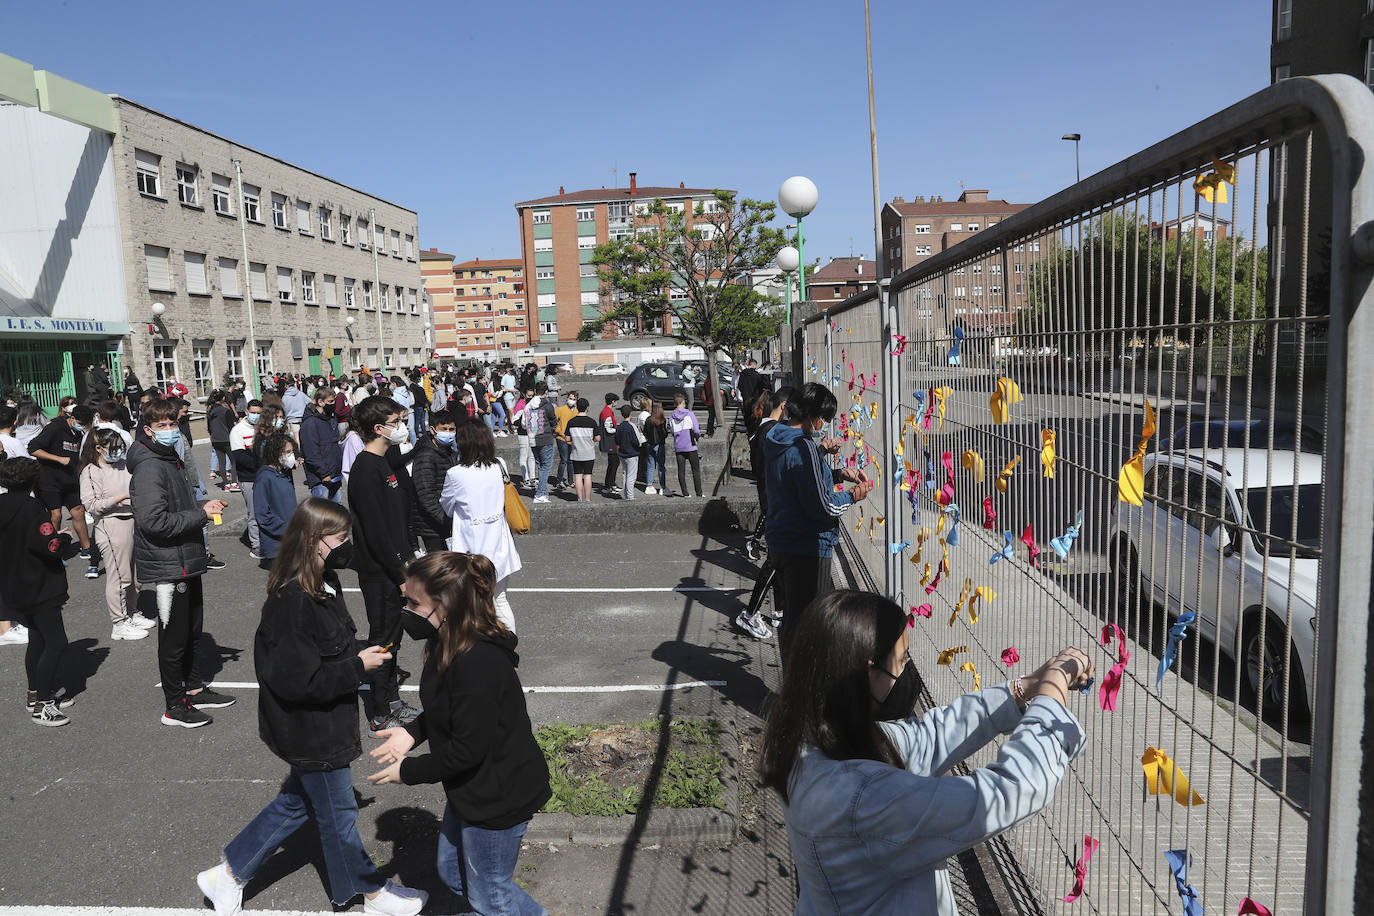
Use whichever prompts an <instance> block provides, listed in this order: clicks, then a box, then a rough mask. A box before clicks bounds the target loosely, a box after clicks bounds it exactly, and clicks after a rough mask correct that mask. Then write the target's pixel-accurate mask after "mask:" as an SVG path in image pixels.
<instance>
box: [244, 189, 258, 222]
mask: <svg viewBox="0 0 1374 916" xmlns="http://www.w3.org/2000/svg"><path fill="white" fill-rule="evenodd" d="M261 200H262V188H260V187H258V186H257V185H255V184H246V185H244V186H243V218H244V219H247V220H251V221H253V222H255V223H260V222H262V214H261V213H260V212H259V211H258V207H259V202H260V201H261Z"/></svg>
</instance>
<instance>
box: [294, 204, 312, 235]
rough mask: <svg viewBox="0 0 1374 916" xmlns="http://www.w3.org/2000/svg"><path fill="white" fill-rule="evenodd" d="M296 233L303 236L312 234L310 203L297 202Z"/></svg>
mask: <svg viewBox="0 0 1374 916" xmlns="http://www.w3.org/2000/svg"><path fill="white" fill-rule="evenodd" d="M296 231H297V232H300V233H302V234H303V235H309V234H310V204H309V202H308V201H304V200H298V201H296Z"/></svg>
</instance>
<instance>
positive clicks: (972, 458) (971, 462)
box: [959, 449, 983, 483]
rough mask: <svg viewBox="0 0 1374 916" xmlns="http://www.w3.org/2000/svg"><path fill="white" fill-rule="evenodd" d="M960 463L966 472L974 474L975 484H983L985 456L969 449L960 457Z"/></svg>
mask: <svg viewBox="0 0 1374 916" xmlns="http://www.w3.org/2000/svg"><path fill="white" fill-rule="evenodd" d="M959 463H960V464H962V465H963V466H964V470H966V471H969V472H971V473H972V474H973V481H974V483H982V482H983V456H982V455H980V454H978V453H977V452H975V451H974V450H973V449H969V450H968V451H966V452H964V454H963V455H962V456H961V457H960V459H959Z"/></svg>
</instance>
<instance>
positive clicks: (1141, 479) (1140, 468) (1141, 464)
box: [1116, 398, 1155, 506]
mask: <svg viewBox="0 0 1374 916" xmlns="http://www.w3.org/2000/svg"><path fill="white" fill-rule="evenodd" d="M1154 434H1155V412H1154V408H1152V407H1151V406H1150V400H1149V398H1146V399H1145V425H1144V426H1143V427H1142V428H1141V430H1140V444H1139V445H1137V446H1136V449H1135V454H1134V455H1132V456H1131V460H1130V461H1127V462H1126V463H1125V464H1124V465H1122V466H1121V473H1120V475H1118V476H1117V478H1116V492H1117V499H1118V500H1119V501H1120V502H1123V503H1130V504H1131V505H1134V506H1143V505H1145V452H1146V451H1147V450H1148V449H1149V448H1150V439H1152V438H1153V437H1154Z"/></svg>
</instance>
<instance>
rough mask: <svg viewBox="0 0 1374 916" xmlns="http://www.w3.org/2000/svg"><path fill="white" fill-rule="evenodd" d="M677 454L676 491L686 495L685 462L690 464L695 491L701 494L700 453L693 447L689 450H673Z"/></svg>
mask: <svg viewBox="0 0 1374 916" xmlns="http://www.w3.org/2000/svg"><path fill="white" fill-rule="evenodd" d="M673 454H675V455H677V491H678V492H679V493H681V494H682V495H683V496H686V495H687V464H688V462H691V465H692V483H694V484H696V487H697V489H696V493H697V495H698V496H700V495H701V454H700V453H699V452H697V451H696V449H693V450H692V451H690V452H674V453H673Z"/></svg>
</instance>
